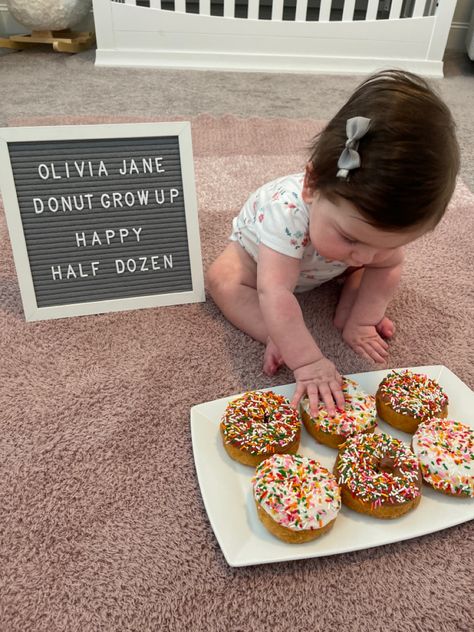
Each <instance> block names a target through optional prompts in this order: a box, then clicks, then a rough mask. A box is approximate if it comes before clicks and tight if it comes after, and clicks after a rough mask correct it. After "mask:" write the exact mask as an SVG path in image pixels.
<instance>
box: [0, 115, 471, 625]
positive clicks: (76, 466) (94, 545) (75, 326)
mask: <svg viewBox="0 0 474 632" xmlns="http://www.w3.org/2000/svg"><path fill="white" fill-rule="evenodd" d="M121 121H124V119H117V118H114V119H113V120H111V119H110V118H109V119H106V118H104V119H98V118H97V117H95V118H94V119H93V120H91V119H85V118H83V119H78V118H75V119H57V118H55V119H54V120H53V119H51V120H48V119H44V118H43V119H41V120H33V121H32V120H29V121H12V122H11V124H12V125H20V124H21V125H26V124H28V125H40V124H67V123H71V124H77V123H91V122H94V123H110V122H121ZM320 127H321V124H320V123H319V122H318V121H312V120H299V121H294V120H281V119H279V120H277V119H275V120H271V119H256V118H255V119H238V118H234V117H231V116H224V117H222V118H213V117H210V116H207V115H203V116H199V117H197V118H195V119H193V120H192V129H193V145H194V158H195V171H196V181H197V196H198V203H199V221H200V229H201V240H202V251H203V266H204V269H206V268H207V266H208V265H209V263H210V262H211V261H212V259H213V258H214V257H215V256H216V255H217V254H218V252H219V251H220V250H221V249H222V248H223V247H224V245H225V243H226V239H227V236H228V234H229V229H230V223H231V218H232V217H233V215H234V214H235V213H237V212H238V210H239V208H240V206H241V204H242V203H243V202H244V200H245V199H246V197H247V195H248V194H249V193H250V192H251V191H252V190H254V189H255V188H256V187H257V186H259V185H260V184H261V183H263V182H264V181H266V180H268V179H271V178H274V177H277V176H279V175H283V174H285V173H290V172H294V171H298V170H301V169H302V168H303V167H304V164H305V160H306V146H307V144H308V142H309V140H310V139H311V137H312V136H313V135H314V134H315V133H316V132H317V131H318V130H319V129H320ZM473 218H474V195H473V194H472V193H471V192H470V191H469V190H468V189H467V188H466V187H465V186H464V185H463V183H462V182H459V183H458V186H457V189H456V192H455V195H454V198H453V200H452V203H451V205H450V208H449V211H448V212H447V214H446V216H445V218H444V219H443V221H442V222H441V224H440V225H439V226H438V227H437V229H436V230H435V232H434V233H432V234H429V235H426V236H425V237H423V238H422V239H420V240H419V241H417V242H416V243H415V244H412V245H410V246H409V247H408V255H407V261H406V267H405V273H404V276H403V280H402V283H401V286H400V288H399V290H398V292H397V294H396V296H395V298H394V300H393V302H392V303H391V305H390V308H389V316H390V317H391V318H392V319H393V320H394V321H395V323H396V327H397V333H396V336H395V338H394V340H393V342H392V343H391V346H390V358H389V366H393V367H400V366H416V365H426V364H444V365H446V366H447V367H449V368H450V369H451V370H452V371H454V372H455V373H456V374H457V375H458V376H459V377H460V378H461V379H462V380H463V381H464V382H466V383H467V384H468V385H469V386H470V387H472V386H473V384H474V367H473V362H472V340H473V335H474V331H473V321H474V318H473V293H472V279H473V272H474V264H473V242H472V235H473V232H474V219H473ZM0 239H1V249H0V336H1V369H0V371H1V379H0V629H1V630H2V632H3V631H5V632H26V631H28V632H39V631H41V632H43V631H44V632H56V631H64V632H73V631H78V632H79V631H81V632H83V631H91V632H92V631H94V632H95V631H99V630H100V631H108V630H110V631H112V630H117V631H123V630H127V631H128V630H130V631H131V630H133V631H137V632H146V631H151V630H153V631H155V630H156V631H168V630H176V631H178V630H179V631H183V630H185V631H187V630H191V631H208V630H209V631H216V632H217V631H219V632H220V631H239V632H244V631H249V632H253V631H255V632H261V631H264V630H273V631H274V632H279V631H282V632H283V631H287V630H302V631H305V630H311V631H318V630H371V631H372V630H384V631H397V632H403V631H412V630H419V631H423V632H430V631H433V632H440V631H447V632H451V631H452V632H455V631H456V632H459V631H462V630H466V631H467V630H472V629H474V613H473V605H472V586H473V584H472V581H473V580H472V559H473V558H472V555H473V548H474V547H473V540H474V538H473V532H472V524H469V523H467V524H463V525H460V526H458V527H454V528H451V529H448V530H445V531H441V532H437V533H434V534H431V535H428V536H425V537H422V538H418V539H414V540H409V541H405V542H400V543H397V544H392V545H388V546H384V547H378V548H373V549H369V550H364V551H359V552H355V553H349V554H343V555H339V556H332V557H325V558H316V559H309V560H305V561H298V562H287V563H281V564H269V565H263V566H256V567H246V568H240V569H239V568H237V569H235V568H234V569H233V568H230V567H229V566H227V564H226V562H225V560H224V558H223V556H222V553H221V551H220V548H219V546H218V544H217V542H216V539H215V537H214V534H213V532H212V530H211V527H210V525H209V521H208V518H207V515H206V512H205V509H204V506H203V503H202V499H201V496H200V492H199V487H198V482H197V478H196V472H195V468H194V462H193V455H192V445H191V437H190V426H189V410H190V408H191V406H193V405H195V404H198V403H201V402H205V401H209V400H213V399H216V398H219V397H223V396H226V395H231V394H233V393H238V392H241V391H243V390H246V389H253V388H258V387H266V386H272V385H278V384H285V383H288V382H292V381H293V378H292V375H291V373H290V372H289V371H288V370H282V371H281V372H280V373H279V374H278V375H276V376H275V377H273V378H269V377H267V376H266V375H264V374H263V373H262V354H263V347H262V345H260V344H259V343H258V342H255V341H253V340H251V339H250V338H248V337H247V336H246V335H244V334H243V333H241V332H240V331H237V330H236V329H234V328H233V327H232V326H231V325H230V324H229V323H228V322H227V321H226V320H225V319H224V318H223V317H222V316H221V314H220V313H219V311H218V310H217V308H216V307H215V305H214V304H213V302H212V300H210V299H209V300H207V301H206V302H205V303H199V304H193V305H184V306H172V307H164V308H154V309H143V310H137V311H131V312H121V313H110V314H103V315H97V316H86V317H76V318H67V319H61V320H56V321H42V322H35V323H26V322H25V320H24V316H23V310H22V304H21V299H20V293H19V289H18V283H17V278H16V273H15V269H14V264H13V259H12V252H11V247H10V243H9V238H8V234H7V229H6V225H5V218H4V214H3V212H2V213H1V215H0ZM337 293H338V286H337V285H336V284H335V283H329V284H327V285H325V286H323V287H322V288H320V289H318V290H317V291H314V292H312V293H309V294H307V295H303V296H302V297H301V302H302V306H303V309H304V313H305V315H306V319H307V322H308V324H309V326H310V328H311V330H312V331H313V332H314V335H315V336H316V338H317V340H318V342H319V344H320V346H321V348H322V350H323V352H324V353H325V354H327V356H328V357H329V358H331V359H332V360H333V361H334V362H335V363H336V365H337V366H338V368H339V370H340V371H341V372H342V373H352V372H357V371H365V370H371V369H373V368H375V367H373V366H371V365H369V364H368V363H367V362H365V361H364V360H362V359H361V358H359V357H357V356H356V355H355V354H354V353H353V352H352V351H351V350H350V349H348V348H347V347H346V346H345V345H344V343H343V342H342V340H341V338H340V336H339V334H338V333H337V332H336V331H335V330H334V329H333V327H332V324H331V317H332V313H333V310H334V307H335V304H336V301H337ZM460 502H462V501H460Z"/></svg>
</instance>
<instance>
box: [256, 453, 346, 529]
mask: <svg viewBox="0 0 474 632" xmlns="http://www.w3.org/2000/svg"><path fill="white" fill-rule="evenodd" d="M252 482H253V485H254V497H255V501H256V502H257V504H258V505H259V506H260V507H261V508H262V509H263V510H264V511H265V512H266V513H267V514H269V515H270V517H271V518H272V519H273V520H274V521H275V522H276V523H278V524H279V525H280V526H282V527H285V528H286V529H290V530H291V531H308V530H317V529H321V528H323V527H324V526H326V525H327V524H329V523H330V522H332V521H333V520H334V519H335V518H336V516H337V514H338V512H339V509H340V508H341V497H340V493H339V486H338V484H337V482H336V478H335V476H334V475H333V474H331V472H329V470H327V469H326V468H325V467H323V466H322V465H321V464H320V463H318V462H317V461H315V460H314V459H310V458H308V457H305V456H300V455H291V454H275V455H273V456H271V457H269V458H268V459H265V461H262V463H260V465H258V466H257V468H256V470H255V476H254V477H253V479H252Z"/></svg>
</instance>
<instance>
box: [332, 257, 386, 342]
mask: <svg viewBox="0 0 474 632" xmlns="http://www.w3.org/2000/svg"><path fill="white" fill-rule="evenodd" d="M363 274H364V268H356V269H355V270H353V271H350V270H349V272H348V274H347V276H346V278H345V281H344V286H343V288H342V291H341V296H340V297H339V303H338V304H337V307H336V313H335V314H334V326H335V327H336V328H337V329H339V331H342V330H343V329H344V325H345V324H346V322H347V319H348V318H349V314H350V313H351V310H352V306H353V305H354V302H355V300H356V297H357V293H358V292H359V287H360V282H361V280H362V275H363ZM375 328H376V329H377V331H378V332H379V334H380V335H381V336H382V337H383V338H391V337H392V336H393V334H394V333H395V325H394V324H393V322H392V321H391V320H390V319H389V318H387V316H384V317H383V318H382V320H381V321H380V322H379V323H378V324H377V325H376V327H375Z"/></svg>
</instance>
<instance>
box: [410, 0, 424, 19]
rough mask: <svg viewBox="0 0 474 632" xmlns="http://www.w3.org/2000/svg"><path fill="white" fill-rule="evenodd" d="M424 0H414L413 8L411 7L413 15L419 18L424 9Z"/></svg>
mask: <svg viewBox="0 0 474 632" xmlns="http://www.w3.org/2000/svg"><path fill="white" fill-rule="evenodd" d="M425 4H426V2H425V0H416V2H415V8H414V9H413V17H414V18H421V17H423V12H424V10H425Z"/></svg>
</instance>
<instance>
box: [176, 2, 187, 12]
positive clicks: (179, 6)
mask: <svg viewBox="0 0 474 632" xmlns="http://www.w3.org/2000/svg"><path fill="white" fill-rule="evenodd" d="M174 10H175V11H176V12H177V13H186V0H174Z"/></svg>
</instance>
